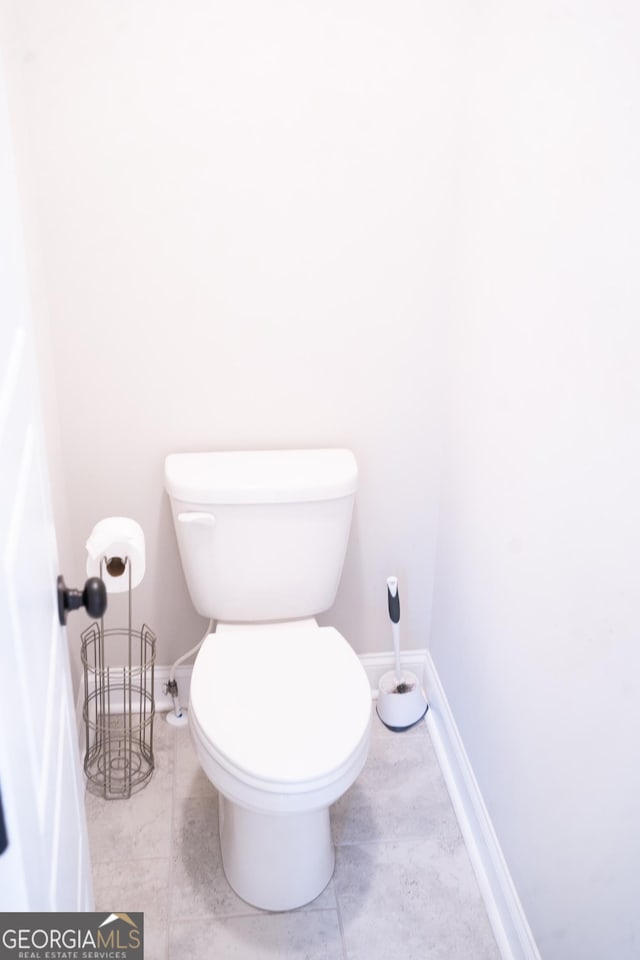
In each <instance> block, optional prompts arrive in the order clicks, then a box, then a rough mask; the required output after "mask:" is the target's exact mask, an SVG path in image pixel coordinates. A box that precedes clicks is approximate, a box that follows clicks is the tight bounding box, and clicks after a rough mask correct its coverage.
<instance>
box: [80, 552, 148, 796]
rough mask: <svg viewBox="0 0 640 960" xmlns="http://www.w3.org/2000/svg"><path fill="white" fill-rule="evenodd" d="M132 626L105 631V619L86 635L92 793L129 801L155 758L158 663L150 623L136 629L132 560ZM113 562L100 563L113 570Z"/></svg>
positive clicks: (87, 732) (85, 708) (83, 646)
mask: <svg viewBox="0 0 640 960" xmlns="http://www.w3.org/2000/svg"><path fill="white" fill-rule="evenodd" d="M115 559H118V562H119V563H124V569H123V570H122V572H123V573H124V572H125V571H126V573H127V575H128V577H129V589H128V611H129V617H128V625H127V627H126V628H122V629H118V628H115V629H114V628H110V629H105V626H104V618H103V619H101V620H100V621H99V622H98V621H96V622H94V623H92V624H91V626H90V627H88V628H87V629H86V630H84V631H83V632H82V634H81V657H82V665H83V669H84V703H83V711H82V716H83V719H84V723H85V735H86V750H85V756H84V771H85V774H86V776H87V786H88V789H89V790H90V791H91V792H92V793H95V794H98V795H99V796H102V797H103V798H104V799H105V800H117V799H127V798H128V797H130V796H131V795H132V794H133V793H135V792H137V791H138V790H141V789H142V788H143V787H144V786H145V784H146V783H147V782H148V781H149V779H150V778H151V775H152V773H153V767H154V759H153V718H154V715H155V702H154V664H155V659H156V637H155V634H154V633H153V632H152V631H151V630H150V629H149V627H148V626H147V625H146V624H143V626H142V628H141V629H140V630H134V629H133V625H132V609H131V607H132V604H131V591H132V586H131V581H132V570H131V566H132V565H131V561H130V559H129V557H125V558H123V559H122V560H120V559H119V558H114V560H115ZM111 562H112V561H107V558H106V557H105V558H103V560H101V561H100V574H101V576H102V572H103V564H105V565H106V566H107V569H108V568H109V564H110V563H111Z"/></svg>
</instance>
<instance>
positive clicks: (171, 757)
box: [86, 713, 500, 960]
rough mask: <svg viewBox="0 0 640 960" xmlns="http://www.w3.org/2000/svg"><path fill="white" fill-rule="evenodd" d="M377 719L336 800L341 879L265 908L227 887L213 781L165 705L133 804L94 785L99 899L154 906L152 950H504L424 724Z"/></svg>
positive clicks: (495, 959)
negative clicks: (352, 777)
mask: <svg viewBox="0 0 640 960" xmlns="http://www.w3.org/2000/svg"><path fill="white" fill-rule="evenodd" d="M373 721H374V722H373V734H372V742H371V750H370V754H369V760H368V762H367V765H366V766H365V768H364V770H363V772H362V773H361V775H360V777H359V779H358V780H357V781H356V783H355V784H354V785H353V787H352V788H351V789H350V790H349V791H348V793H347V794H346V795H345V796H344V797H343V798H342V799H341V800H339V801H338V803H337V804H335V806H334V807H333V809H332V826H333V834H334V840H335V843H336V869H335V873H334V876H333V879H332V880H331V882H330V883H329V886H328V887H327V888H326V889H325V890H324V892H323V893H322V894H320V896H319V897H318V898H317V899H316V900H314V901H313V903H310V904H308V905H307V906H306V907H301V908H300V909H298V910H294V911H290V912H287V913H266V912H263V911H259V910H256V909H254V908H253V907H250V906H249V905H248V904H246V903H244V901H242V900H241V899H240V898H239V897H237V896H236V894H235V893H234V892H233V890H232V889H231V888H230V887H229V885H228V884H227V881H226V879H225V876H224V873H223V870H222V865H221V861H220V848H219V843H218V828H217V802H216V796H215V790H214V788H213V787H212V786H211V784H210V783H209V781H208V780H207V779H206V777H205V776H204V774H203V773H202V772H201V770H200V768H199V766H198V762H197V760H196V757H195V752H194V750H193V747H192V745H191V741H190V738H189V732H188V730H187V729H186V728H181V729H175V728H174V727H170V726H169V725H168V724H167V723H166V721H165V718H164V716H163V715H159V716H158V717H157V718H156V722H155V731H154V738H155V756H156V769H155V771H154V774H153V777H152V780H151V782H150V783H149V784H148V785H147V786H146V787H145V788H144V789H143V790H142V791H141V792H140V793H139V794H137V795H136V796H134V797H132V798H131V799H130V800H111V801H105V800H102V799H101V798H98V797H95V796H93V795H91V794H89V793H88V794H87V798H86V807H87V816H88V822H89V838H90V845H91V856H92V863H93V878H94V890H95V900H96V909H97V910H101V911H103V910H104V911H110V912H111V911H143V912H144V928H145V960H192V958H193V960H208V958H215V960H283V958H291V960H396V958H402V960H500V955H499V952H498V948H497V946H496V942H495V939H494V937H493V934H492V931H491V927H490V925H489V921H488V919H487V915H486V912H485V908H484V905H483V902H482V899H481V897H480V892H479V889H478V885H477V882H476V879H475V876H474V874H473V870H472V868H471V864H470V862H469V858H468V855H467V851H466V848H465V846H464V842H463V840H462V836H461V834H460V830H459V827H458V824H457V821H456V818H455V815H454V812H453V808H452V806H451V802H450V800H449V795H448V793H447V789H446V787H445V784H444V781H443V779H442V775H441V773H440V769H439V767H438V763H437V760H436V757H435V754H434V751H433V747H432V744H431V740H430V739H429V734H428V730H427V726H426V724H425V723H421V724H420V725H418V726H417V727H414V728H413V729H412V730H408V731H405V732H403V733H391V732H390V731H389V730H387V729H386V727H384V726H383V725H382V724H381V723H380V721H379V720H378V718H377V716H376V715H375V713H374V718H373Z"/></svg>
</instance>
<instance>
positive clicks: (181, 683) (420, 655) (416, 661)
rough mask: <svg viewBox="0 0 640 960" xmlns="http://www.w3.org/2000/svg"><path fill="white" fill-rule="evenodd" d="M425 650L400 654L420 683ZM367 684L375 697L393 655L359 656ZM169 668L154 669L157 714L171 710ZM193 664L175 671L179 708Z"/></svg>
mask: <svg viewBox="0 0 640 960" xmlns="http://www.w3.org/2000/svg"><path fill="white" fill-rule="evenodd" d="M425 655H426V651H425V650H404V651H403V652H402V656H401V661H402V666H403V667H404V668H405V669H406V670H411V671H412V672H413V673H415V674H416V675H417V676H418V678H419V680H420V682H422V680H423V671H424V660H425ZM360 662H361V663H362V665H363V667H364V669H365V671H366V673H367V677H368V678H369V684H370V685H371V695H372V696H373V697H375V696H377V693H378V681H379V680H380V677H381V676H382V674H383V673H386V672H387V670H392V669H393V665H394V661H393V653H391V652H389V653H365V654H362V655H361V656H360ZM170 669H171V668H170V667H168V666H167V667H165V666H156V668H155V704H156V710H157V711H158V713H162V712H164V711H167V710H172V709H173V701H172V699H171V697H170V696H168V695H167V694H166V693H165V692H164V688H165V684H166V682H167V680H168V679H169V671H170ZM192 670H193V664H192V663H191V664H186V665H183V666H181V667H178V669H177V670H176V682H177V684H178V699H179V701H180V706H183V707H186V706H187V704H188V703H189V689H190V686H191V672H192Z"/></svg>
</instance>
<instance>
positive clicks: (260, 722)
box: [190, 621, 371, 799]
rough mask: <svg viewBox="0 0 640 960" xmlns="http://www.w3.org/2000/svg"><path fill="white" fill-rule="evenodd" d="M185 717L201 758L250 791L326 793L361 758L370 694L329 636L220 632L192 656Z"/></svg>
mask: <svg viewBox="0 0 640 960" xmlns="http://www.w3.org/2000/svg"><path fill="white" fill-rule="evenodd" d="M190 713H191V722H192V730H193V734H194V738H195V739H196V744H197V746H198V747H199V749H200V751H202V750H204V751H205V752H206V754H207V755H208V757H209V759H210V760H212V761H213V762H215V764H216V765H217V766H218V767H220V768H222V770H224V771H226V773H227V774H228V775H230V776H232V777H234V778H235V779H237V780H238V781H240V782H241V783H243V784H245V785H246V786H247V787H249V788H253V789H254V790H256V789H257V790H261V791H265V792H266V793H277V794H280V795H282V794H292V795H296V794H301V793H308V792H310V791H318V790H319V791H320V792H322V793H324V792H325V788H329V789H331V787H332V785H333V786H337V781H340V780H341V779H342V778H343V777H344V776H345V775H348V776H349V777H350V776H351V768H352V767H353V765H354V763H355V764H357V766H358V767H360V766H361V755H364V756H366V749H367V745H368V735H369V725H370V716H371V691H370V687H369V682H368V680H367V676H366V673H365V671H364V669H363V667H362V664H361V663H360V661H359V659H358V657H357V656H356V654H355V652H354V650H353V649H352V647H351V646H350V645H349V644H348V643H347V641H346V640H345V639H344V637H342V636H341V634H340V633H339V632H338V631H337V630H335V629H334V628H333V627H319V626H317V624H316V623H315V621H302V622H299V623H295V622H294V623H286V624H261V625H233V626H230V625H224V627H219V628H218V631H217V632H216V633H213V634H210V635H209V636H208V637H207V639H206V640H205V642H204V643H203V645H202V647H201V649H200V652H199V654H198V657H197V660H196V663H195V665H194V669H193V675H192V679H191V703H190ZM362 762H364V760H363V759H362ZM225 779H226V778H225ZM220 786H221V788H222V784H221V785H220ZM252 792H253V790H252ZM331 792H333V790H331ZM274 799H275V798H274ZM292 799H293V797H292Z"/></svg>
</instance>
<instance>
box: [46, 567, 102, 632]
mask: <svg viewBox="0 0 640 960" xmlns="http://www.w3.org/2000/svg"><path fill="white" fill-rule="evenodd" d="M79 607H85V609H86V611H87V613H88V614H89V616H90V617H93V618H94V619H95V620H97V619H98V618H99V617H103V616H104V612H105V610H106V609H107V588H106V587H105V585H104V583H103V581H102V580H101V579H100V577H90V578H89V579H88V580H87V582H86V583H85V585H84V590H70V589H69V587H67V586H65V582H64V577H58V619H59V621H60V626H61V627H64V625H65V623H66V622H67V613H68V612H69V611H70V610H77V609H78V608H79Z"/></svg>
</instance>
